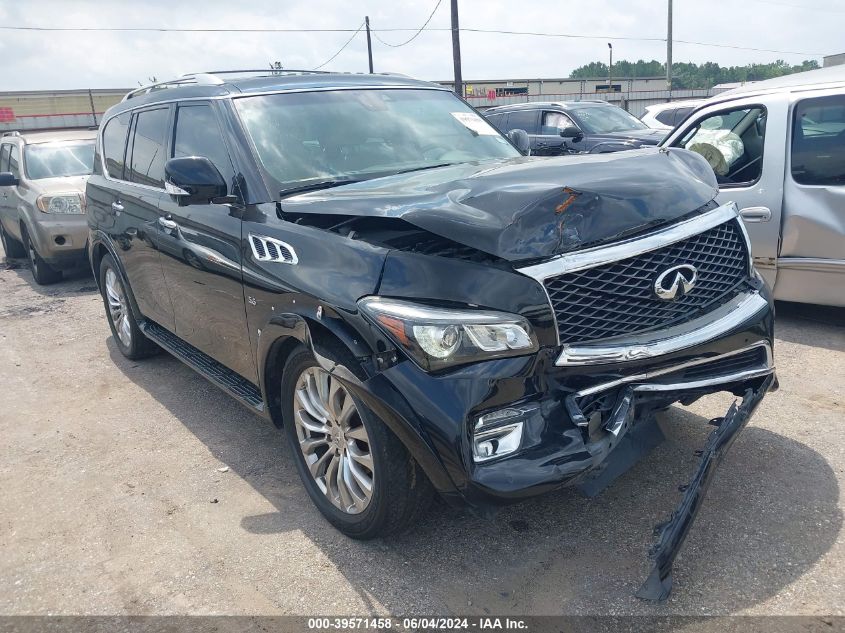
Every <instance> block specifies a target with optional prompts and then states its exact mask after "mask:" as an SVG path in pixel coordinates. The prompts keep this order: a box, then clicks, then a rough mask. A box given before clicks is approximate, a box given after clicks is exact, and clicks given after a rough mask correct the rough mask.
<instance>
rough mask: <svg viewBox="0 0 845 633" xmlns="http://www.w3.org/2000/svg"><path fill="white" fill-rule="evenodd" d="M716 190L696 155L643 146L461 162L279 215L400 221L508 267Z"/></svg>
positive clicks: (660, 219) (618, 230)
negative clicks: (506, 262) (497, 259)
mask: <svg viewBox="0 0 845 633" xmlns="http://www.w3.org/2000/svg"><path fill="white" fill-rule="evenodd" d="M717 193H718V189H717V185H716V180H715V177H714V176H713V171H712V170H711V169H710V166H709V165H708V164H707V161H705V160H704V159H703V158H702V157H701V156H699V155H698V154H694V153H692V152H688V151H686V150H682V149H672V150H660V149H652V148H649V149H642V150H632V151H628V152H619V153H611V154H595V155H572V156H560V157H554V158H526V157H519V158H512V159H507V160H501V161H493V162H485V163H482V164H479V163H467V164H461V165H455V166H450V167H442V168H438V169H432V170H427V171H420V172H414V173H409V174H399V175H395V176H388V177H386V178H377V179H373V180H368V181H365V182H361V183H354V184H349V185H344V186H341V187H336V188H334V189H327V190H323V191H317V192H312V193H307V194H302V195H299V196H295V197H291V198H286V199H284V200H282V201H281V207H282V210H283V212H284V213H285V214H294V215H299V214H320V215H338V216H363V217H389V218H401V219H402V220H404V221H406V222H409V223H410V224H413V225H415V226H417V227H419V228H421V229H424V230H426V231H429V232H431V233H434V234H435V235H439V236H441V237H445V238H448V239H450V240H453V241H455V242H458V243H461V244H464V245H466V246H469V247H472V248H475V249H478V250H480V251H484V252H486V253H490V254H492V255H495V256H497V257H501V258H503V259H506V260H509V261H521V260H534V259H542V258H546V257H551V256H552V255H557V254H559V253H565V252H567V251H573V250H577V249H579V248H583V247H584V246H586V245H593V244H598V243H601V242H606V241H610V240H613V239H616V238H619V237H621V236H623V235H628V234H630V233H633V232H635V231H637V230H641V229H644V228H646V227H651V226H656V225H658V224H663V223H665V222H668V221H671V220H674V219H676V218H679V217H681V216H684V215H688V214H689V213H691V212H693V211H695V210H696V209H698V208H699V207H701V206H703V205H705V204H707V203H708V202H710V201H711V200H712V199H713V198H714V197H715V196H716V194H717Z"/></svg>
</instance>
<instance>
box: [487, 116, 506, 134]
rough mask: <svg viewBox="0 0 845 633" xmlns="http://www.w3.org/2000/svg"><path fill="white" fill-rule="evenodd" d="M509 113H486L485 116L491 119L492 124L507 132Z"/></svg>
mask: <svg viewBox="0 0 845 633" xmlns="http://www.w3.org/2000/svg"><path fill="white" fill-rule="evenodd" d="M507 116H508V115H507V114H489V115H485V118H486V119H487V120H488V121H490V125H492V126H493V127H495V128H496V129H497V130H499V131H500V132H506V131H507V130H505V129H504V128H505V119H506V118H507Z"/></svg>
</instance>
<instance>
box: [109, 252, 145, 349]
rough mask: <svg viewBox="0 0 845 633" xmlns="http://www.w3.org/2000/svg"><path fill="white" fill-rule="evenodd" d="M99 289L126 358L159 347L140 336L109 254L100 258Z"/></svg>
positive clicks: (115, 336) (117, 340)
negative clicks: (101, 259)
mask: <svg viewBox="0 0 845 633" xmlns="http://www.w3.org/2000/svg"><path fill="white" fill-rule="evenodd" d="M100 293H101V294H102V296H103V305H104V306H105V308H106V318H107V319H108V321H109V327H110V328H111V333H112V336H113V337H114V342H115V345H117V348H118V349H119V350H120V353H121V354H123V355H124V356H126V358H128V359H130V360H138V359H140V358H146V357H147V356H152V355H153V354H155V353H157V352H158V351H159V349H160V348H159V347H158V345H156V344H155V343H153V342H152V341H151V340H150V339H148V338H147V337H146V336H144V333H143V332H141V328H139V327H138V321H137V320H136V319H135V315H134V314H133V313H132V308H131V306H130V302H129V298H128V294H127V291H126V288H125V287H124V285H123V279H122V277H121V276H120V272H119V271H118V269H117V265H116V264H115V262H114V259H113V258H112V256H111V255H106V256H105V257H103V261H101V262H100Z"/></svg>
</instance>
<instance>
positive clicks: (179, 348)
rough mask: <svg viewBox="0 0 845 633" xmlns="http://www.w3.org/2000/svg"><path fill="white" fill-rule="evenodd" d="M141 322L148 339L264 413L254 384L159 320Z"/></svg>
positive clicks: (259, 394)
mask: <svg viewBox="0 0 845 633" xmlns="http://www.w3.org/2000/svg"><path fill="white" fill-rule="evenodd" d="M139 325H140V328H141V331H142V332H143V333H144V335H145V336H146V337H147V338H149V339H150V340H152V341H154V342H155V343H157V344H158V345H159V346H161V347H163V348H164V349H166V350H167V351H168V352H170V353H171V354H173V355H174V356H175V357H176V358H178V359H179V360H181V361H182V362H183V363H185V364H186V365H187V366H188V367H190V368H191V369H193V370H194V371H196V372H197V373H199V374H200V375H202V376H204V377H205V378H206V379H207V380H208V381H210V382H211V383H213V384H214V385H216V386H218V387H220V388H221V389H222V390H223V391H226V392H227V393H229V394H230V395H231V396H232V397H234V398H236V399H237V400H240V401H241V402H242V403H243V404H245V405H246V406H248V407H249V408H250V409H253V410H254V411H255V412H256V413H263V412H264V399H263V398H262V397H261V391H260V390H259V388H258V387H257V386H256V385H255V384H253V383H252V382H250V381H249V380H247V379H246V378H244V377H243V376H241V375H240V374H238V373H236V372H234V371H232V370H231V369H229V368H228V367H226V366H225V365H223V364H221V363H218V362H217V361H216V360H214V359H213V358H211V356H209V355H208V354H205V353H204V352H201V351H200V350H198V349H197V348H196V347H194V346H193V345H191V344H190V343H187V342H185V341H183V340H182V339H181V338H179V337H178V336H176V335H175V334H173V333H172V332H170V331H169V330H167V329H165V328H163V327H161V326H160V325H159V324H158V323H154V322H152V321H146V320H145V321H143V322H141V323H140V324H139Z"/></svg>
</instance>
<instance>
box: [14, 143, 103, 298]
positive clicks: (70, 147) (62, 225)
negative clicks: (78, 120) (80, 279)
mask: <svg viewBox="0 0 845 633" xmlns="http://www.w3.org/2000/svg"><path fill="white" fill-rule="evenodd" d="M96 136H97V133H96V131H93V130H66V131H53V132H26V133H19V132H6V133H5V134H4V135H3V137H2V139H0V239H2V241H3V250H4V251H5V253H6V255H7V256H8V257H28V258H29V263H30V266H31V268H32V275H33V277H35V281H36V282H37V283H39V284H50V283H53V282H56V281H58V280H59V279H61V277H62V270H63V269H65V268H73V267H78V266H79V265H81V264H84V262H85V253H86V248H85V246H86V243H87V240H88V222H87V220H86V219H85V181H86V180H87V179H88V176H89V175H90V174H91V168H92V166H93V163H94V140H95V139H96Z"/></svg>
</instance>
